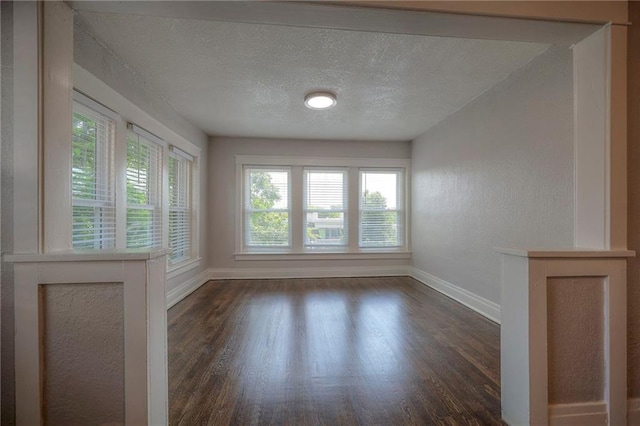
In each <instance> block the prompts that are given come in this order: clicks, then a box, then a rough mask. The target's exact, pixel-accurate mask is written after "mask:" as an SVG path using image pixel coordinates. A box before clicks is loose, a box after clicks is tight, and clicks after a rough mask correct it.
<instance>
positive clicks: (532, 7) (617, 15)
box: [330, 0, 628, 25]
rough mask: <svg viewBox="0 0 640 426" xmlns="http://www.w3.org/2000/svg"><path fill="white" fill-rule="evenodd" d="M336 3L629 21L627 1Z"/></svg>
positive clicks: (349, 0) (355, 0) (352, 0)
mask: <svg viewBox="0 0 640 426" xmlns="http://www.w3.org/2000/svg"><path fill="white" fill-rule="evenodd" d="M330 3H332V4H341V5H349V6H362V7H370V8H388V9H403V10H420V11H425V12H443V13H459V14H465V15H466V14H469V15H481V16H499V17H508V18H524V19H542V20H552V21H566V22H585V23H601V24H605V23H607V22H612V23H614V24H621V25H626V24H627V23H628V11H627V2H626V1H607V0H604V1H589V2H574V1H410V0H409V1H406V0H404V1H389V0H386V1H384V0H383V1H371V0H342V1H331V2H330Z"/></svg>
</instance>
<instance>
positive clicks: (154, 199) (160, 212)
mask: <svg viewBox="0 0 640 426" xmlns="http://www.w3.org/2000/svg"><path fill="white" fill-rule="evenodd" d="M130 134H134V135H135V136H136V137H137V143H138V146H140V145H141V144H142V145H147V146H149V147H151V148H153V149H157V155H158V158H157V159H156V161H155V164H153V162H152V161H150V162H149V169H150V171H151V172H152V173H151V176H152V177H153V181H152V182H150V184H149V187H148V194H147V195H148V197H149V200H148V201H149V202H148V203H147V204H133V203H129V187H128V186H127V188H126V200H125V202H126V219H125V225H124V226H125V229H126V228H127V227H128V223H129V210H141V211H151V212H152V213H153V218H154V219H153V222H154V224H152V234H154V233H155V232H154V229H155V228H159V231H156V232H159V235H153V236H152V237H151V238H152V239H154V240H157V241H155V242H156V244H152V245H150V246H143V247H140V246H135V248H159V247H164V246H165V244H164V233H165V229H166V228H167V226H168V224H167V223H165V220H164V209H165V204H166V202H165V199H166V198H168V197H167V195H168V194H165V192H167V191H165V190H164V185H163V175H164V174H165V169H167V168H166V167H165V160H164V159H165V156H166V151H167V147H168V144H167V143H166V142H165V141H164V140H162V139H160V138H159V137H157V136H156V135H154V134H152V133H150V132H148V131H146V130H144V129H142V128H140V127H138V126H136V125H135V124H132V123H129V124H128V125H127V141H126V146H127V151H126V161H127V167H125V169H126V170H127V176H126V177H127V179H128V162H129V142H130V138H129V135H130ZM140 138H143V139H144V140H140ZM154 169H155V170H154ZM147 179H149V177H148V178H147ZM155 222H159V223H157V224H156V223H155ZM127 234H128V231H127ZM125 246H127V247H128V241H126V240H125Z"/></svg>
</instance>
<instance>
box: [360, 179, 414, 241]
mask: <svg viewBox="0 0 640 426" xmlns="http://www.w3.org/2000/svg"><path fill="white" fill-rule="evenodd" d="M376 172H380V173H381V174H384V173H400V176H401V177H402V180H403V182H400V181H398V182H397V185H398V186H400V185H402V187H406V185H407V178H406V176H405V174H406V173H407V171H406V170H404V169H402V168H393V167H384V168H383V167H360V168H359V170H358V225H360V223H361V222H360V221H361V215H362V213H363V212H364V211H371V210H364V209H363V207H362V174H363V173H376ZM399 189H400V188H397V190H398V191H397V193H398V199H399V200H400V203H399V204H400V206H399V207H400V208H396V209H387V210H386V211H389V212H396V213H397V214H398V218H399V225H400V229H401V232H400V233H399V234H398V239H399V242H400V244H399V245H397V246H369V247H362V246H361V245H360V238H361V236H362V235H361V233H360V232H359V235H358V241H357V243H358V247H360V250H385V249H386V250H394V249H400V248H403V247H405V246H406V243H405V239H406V238H407V233H406V232H404V228H405V227H406V226H407V215H406V212H405V211H404V210H403V209H405V208H407V206H406V201H405V200H406V199H407V198H408V197H407V191H406V190H405V191H399ZM358 231H361V229H360V228H358Z"/></svg>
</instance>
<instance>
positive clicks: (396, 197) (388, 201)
mask: <svg viewBox="0 0 640 426" xmlns="http://www.w3.org/2000/svg"><path fill="white" fill-rule="evenodd" d="M402 182H403V172H402V171H401V170H382V169H378V170H366V169H361V170H360V221H359V222H360V247H362V248H378V247H400V246H402V217H403V215H402V197H401V196H402V192H403V190H402V188H403V185H402Z"/></svg>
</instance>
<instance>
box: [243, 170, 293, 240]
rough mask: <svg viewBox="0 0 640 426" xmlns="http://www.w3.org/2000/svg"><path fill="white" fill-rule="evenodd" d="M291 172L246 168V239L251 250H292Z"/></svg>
mask: <svg viewBox="0 0 640 426" xmlns="http://www.w3.org/2000/svg"><path fill="white" fill-rule="evenodd" d="M290 187H291V169H290V168H288V167H286V168H282V167H266V166H264V167H254V166H245V167H244V185H243V188H244V227H245V229H244V237H245V245H246V246H247V247H250V248H261V247H264V248H278V247H279V248H286V247H291V224H290V221H291V201H290V197H289V194H290Z"/></svg>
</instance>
